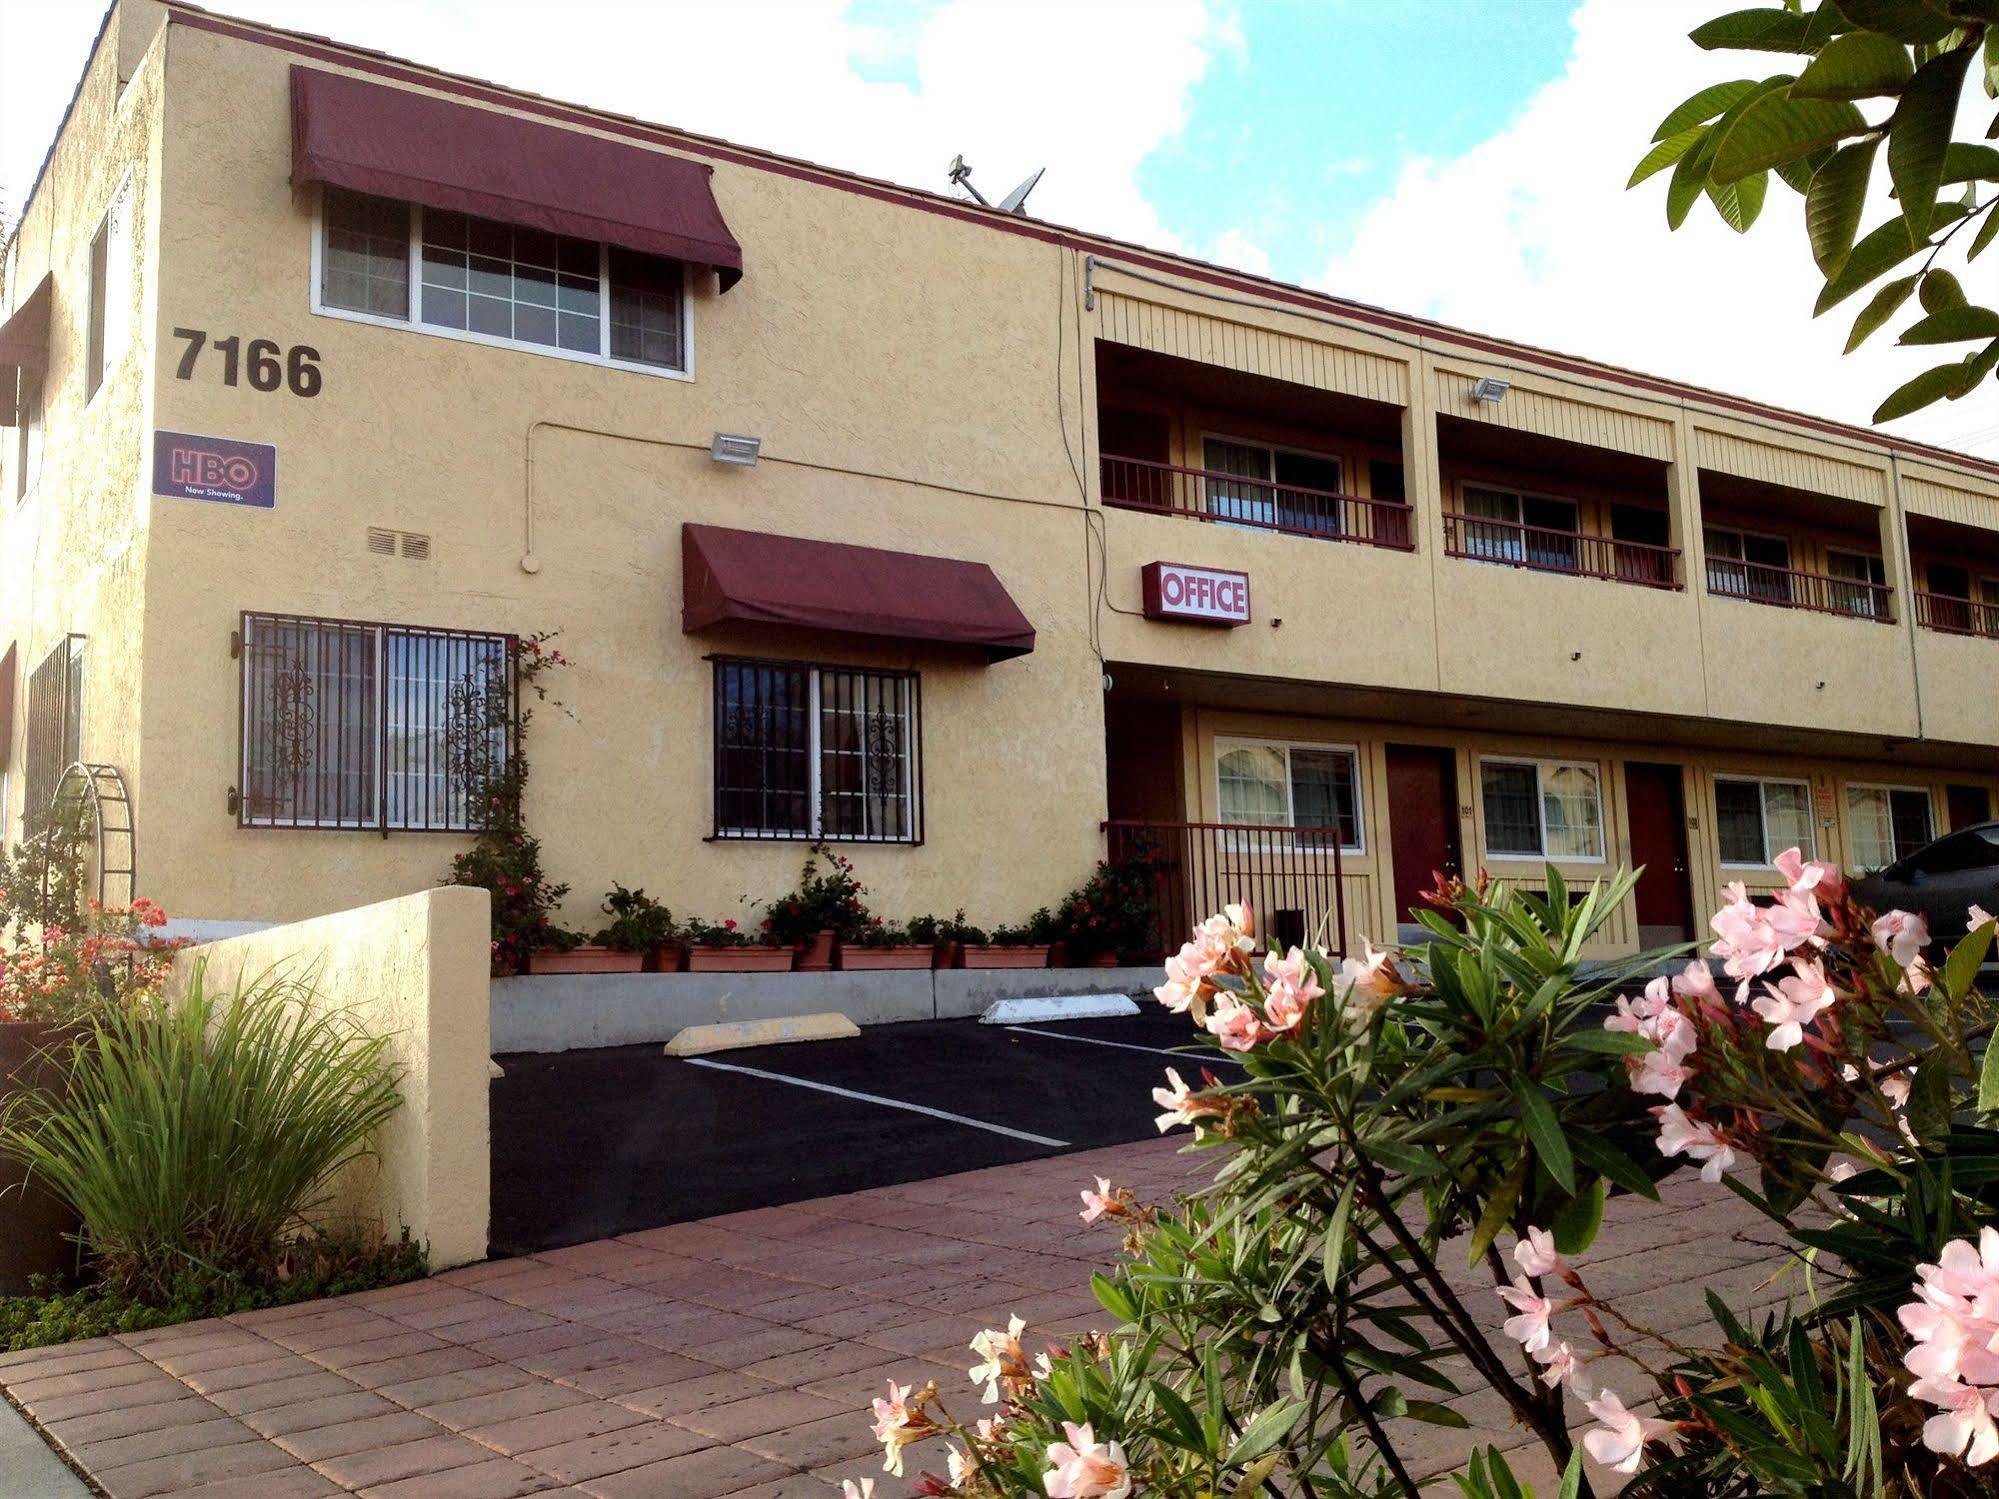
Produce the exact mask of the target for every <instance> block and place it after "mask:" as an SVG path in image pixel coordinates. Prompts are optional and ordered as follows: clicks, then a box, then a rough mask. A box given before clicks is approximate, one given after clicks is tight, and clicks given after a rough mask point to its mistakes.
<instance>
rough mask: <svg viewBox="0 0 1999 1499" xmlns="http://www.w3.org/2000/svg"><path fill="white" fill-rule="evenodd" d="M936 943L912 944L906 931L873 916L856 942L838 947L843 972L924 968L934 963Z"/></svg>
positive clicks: (913, 941) (905, 928)
mask: <svg viewBox="0 0 1999 1499" xmlns="http://www.w3.org/2000/svg"><path fill="white" fill-rule="evenodd" d="M936 945H937V944H936V941H935V939H934V937H933V939H932V940H931V941H928V942H922V941H916V940H913V939H912V938H911V936H910V932H909V928H907V927H903V926H897V925H895V924H894V923H892V922H886V921H883V920H882V919H881V918H880V917H879V916H877V917H876V918H875V919H874V921H873V922H872V923H871V924H870V925H869V926H868V928H867V930H866V931H864V932H862V933H861V935H860V936H859V937H858V938H855V939H853V940H850V941H846V942H842V943H841V944H840V966H841V967H842V968H846V969H867V968H928V967H929V966H930V965H931V964H932V963H934V962H935V961H936Z"/></svg>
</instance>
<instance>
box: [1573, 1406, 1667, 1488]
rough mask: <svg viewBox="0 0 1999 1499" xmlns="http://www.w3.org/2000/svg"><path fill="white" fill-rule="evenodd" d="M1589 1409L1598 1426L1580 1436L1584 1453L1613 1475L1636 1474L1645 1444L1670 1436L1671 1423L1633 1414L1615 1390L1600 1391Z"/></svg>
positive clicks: (1642, 1459)
mask: <svg viewBox="0 0 1999 1499" xmlns="http://www.w3.org/2000/svg"><path fill="white" fill-rule="evenodd" d="M1588 1409H1589V1413H1590V1414H1591V1415H1592V1416H1594V1417H1596V1421H1597V1424H1596V1425H1595V1426H1593V1427H1592V1428H1590V1430H1588V1431H1586V1432H1584V1433H1583V1449H1584V1450H1585V1451H1587V1452H1588V1453H1589V1455H1590V1456H1591V1457H1593V1458H1595V1459H1596V1460H1597V1461H1598V1462H1600V1463H1602V1464H1603V1465H1604V1466H1605V1467H1606V1468H1608V1469H1610V1470H1611V1472H1613V1473H1636V1472H1637V1471H1638V1465H1639V1463H1641V1462H1643V1461H1644V1459H1645V1444H1646V1443H1647V1442H1657V1441H1661V1440H1663V1439H1664V1438H1666V1437H1668V1436H1670V1435H1672V1431H1673V1423H1672V1422H1670V1421H1660V1420H1657V1419H1655V1418H1653V1417H1651V1416H1639V1415H1635V1414H1633V1413H1632V1412H1631V1411H1628V1410H1626V1409H1625V1408H1624V1402H1623V1401H1622V1400H1620V1399H1618V1398H1617V1392H1616V1391H1614V1390H1605V1391H1603V1392H1602V1393H1601V1394H1600V1395H1598V1396H1597V1397H1596V1398H1595V1399H1594V1400H1592V1401H1590V1402H1589V1405H1588Z"/></svg>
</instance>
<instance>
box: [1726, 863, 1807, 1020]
mask: <svg viewBox="0 0 1999 1499" xmlns="http://www.w3.org/2000/svg"><path fill="white" fill-rule="evenodd" d="M1726 891H1727V895H1728V904H1727V905H1725V906H1723V907H1722V908H1721V909H1720V910H1719V911H1717V912H1715V914H1714V919H1713V920H1712V921H1711V922H1709V925H1710V926H1712V927H1713V928H1714V932H1715V936H1716V938H1717V939H1718V940H1717V941H1716V942H1715V943H1714V945H1713V946H1712V947H1710V948H1709V949H1708V951H1709V953H1711V954H1712V955H1713V956H1714V957H1717V958H1720V959H1721V960H1722V971H1723V972H1724V973H1726V974H1727V975H1728V976H1729V977H1730V978H1732V979H1735V980H1737V981H1738V982H1740V983H1742V984H1743V985H1745V986H1746V985H1747V982H1748V981H1749V980H1750V979H1754V978H1760V977H1762V976H1763V975H1764V974H1766V973H1768V972H1770V971H1771V970H1772V969H1773V968H1776V967H1777V966H1778V965H1779V964H1781V963H1783V962H1784V960H1785V959H1787V958H1788V957H1790V955H1791V954H1792V953H1793V952H1795V951H1797V949H1798V948H1800V947H1803V946H1804V945H1805V944H1806V943H1807V942H1809V941H1811V940H1812V939H1813V938H1814V937H1815V936H1817V935H1818V930H1819V927H1820V925H1821V924H1822V923H1821V918H1820V916H1819V907H1818V901H1817V900H1816V899H1815V898H1814V897H1813V896H1812V895H1811V894H1810V893H1809V892H1806V893H1804V894H1802V895H1800V894H1797V893H1795V892H1793V891H1788V890H1787V891H1785V892H1784V893H1783V894H1782V895H1780V896H1779V897H1778V898H1777V899H1776V900H1775V901H1773V902H1772V903H1771V904H1769V905H1767V906H1759V905H1757V904H1756V903H1755V902H1754V901H1752V900H1751V899H1750V898H1749V893H1748V891H1746V890H1745V889H1744V888H1743V886H1742V882H1741V881H1740V880H1734V881H1731V882H1730V883H1729V884H1728V886H1727V887H1726ZM1737 997H1738V999H1739V998H1740V997H1741V996H1740V994H1739V993H1738V996H1737Z"/></svg>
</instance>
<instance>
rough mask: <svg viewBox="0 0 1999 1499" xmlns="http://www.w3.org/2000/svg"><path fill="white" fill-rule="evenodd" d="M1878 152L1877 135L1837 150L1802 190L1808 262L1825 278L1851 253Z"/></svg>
mask: <svg viewBox="0 0 1999 1499" xmlns="http://www.w3.org/2000/svg"><path fill="white" fill-rule="evenodd" d="M1880 149H1881V138H1880V137H1879V136H1870V137H1868V138H1867V139H1866V140H1860V141H1855V142H1854V143H1853V144H1852V145H1850V146H1842V147H1840V149H1839V150H1837V151H1835V152H1834V153H1833V155H1832V159H1831V160H1830V161H1828V162H1827V163H1826V164H1825V165H1824V166H1822V167H1820V168H1819V170H1818V172H1817V173H1816V175H1814V176H1813V178H1812V185H1811V186H1810V187H1809V188H1807V189H1806V190H1805V232H1806V233H1807V234H1808V235H1809V236H1810V237H1811V242H1812V259H1814V260H1816V261H1817V262H1818V267H1819V270H1820V271H1821V272H1822V273H1823V274H1825V275H1827V276H1831V275H1835V274H1837V273H1838V271H1839V268H1840V267H1841V266H1843V265H1845V264H1846V257H1847V256H1848V255H1850V254H1852V253H1853V237H1854V235H1856V234H1858V233H1859V232H1860V210H1861V208H1862V207H1863V206H1864V205H1865V203H1866V201H1867V183H1868V179H1869V178H1870V177H1872V175H1873V173H1874V154H1875V152H1877V151H1879V150H1880Z"/></svg>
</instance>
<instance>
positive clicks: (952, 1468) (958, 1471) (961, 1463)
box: [944, 1447, 979, 1489]
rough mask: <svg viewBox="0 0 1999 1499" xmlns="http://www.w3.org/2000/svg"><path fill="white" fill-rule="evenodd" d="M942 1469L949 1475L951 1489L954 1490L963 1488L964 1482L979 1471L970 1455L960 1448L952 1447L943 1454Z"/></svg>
mask: <svg viewBox="0 0 1999 1499" xmlns="http://www.w3.org/2000/svg"><path fill="white" fill-rule="evenodd" d="M944 1468H945V1471H946V1472H948V1473H949V1474H950V1475H951V1487H952V1488H954V1489H961V1488H963V1487H964V1486H965V1480H966V1479H968V1478H970V1477H971V1476H972V1475H973V1474H974V1473H976V1472H978V1471H979V1465H978V1464H977V1463H975V1462H973V1461H972V1455H971V1454H970V1453H969V1452H967V1451H965V1449H964V1448H962V1447H953V1448H952V1449H951V1450H950V1451H948V1452H946V1453H945V1454H944Z"/></svg>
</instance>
